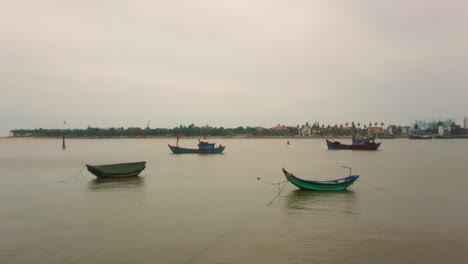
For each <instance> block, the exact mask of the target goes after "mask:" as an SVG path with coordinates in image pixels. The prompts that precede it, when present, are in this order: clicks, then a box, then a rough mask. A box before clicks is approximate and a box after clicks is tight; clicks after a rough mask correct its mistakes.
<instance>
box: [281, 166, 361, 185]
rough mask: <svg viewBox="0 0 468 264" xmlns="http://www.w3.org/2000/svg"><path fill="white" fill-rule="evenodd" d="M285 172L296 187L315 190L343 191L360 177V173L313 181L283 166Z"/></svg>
mask: <svg viewBox="0 0 468 264" xmlns="http://www.w3.org/2000/svg"><path fill="white" fill-rule="evenodd" d="M283 173H284V176H285V177H286V179H287V180H288V181H289V182H290V183H291V184H293V185H295V186H296V187H298V188H300V189H304V190H313V191H341V190H346V188H348V187H349V186H351V185H352V184H353V183H354V182H355V181H356V180H357V179H358V178H359V175H349V176H348V177H345V178H341V179H337V180H330V181H311V180H304V179H300V178H298V177H296V176H294V174H292V173H290V172H288V171H286V169H285V168H283Z"/></svg>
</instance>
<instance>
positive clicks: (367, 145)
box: [325, 138, 382, 150]
mask: <svg viewBox="0 0 468 264" xmlns="http://www.w3.org/2000/svg"><path fill="white" fill-rule="evenodd" d="M325 141H326V142H327V147H328V149H352V150H377V149H378V148H379V147H380V144H382V143H375V142H374V139H373V138H371V139H369V138H365V139H359V138H353V139H352V144H342V143H340V142H339V141H331V140H328V139H326V140H325Z"/></svg>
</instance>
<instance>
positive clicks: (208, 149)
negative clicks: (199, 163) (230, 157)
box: [167, 141, 226, 154]
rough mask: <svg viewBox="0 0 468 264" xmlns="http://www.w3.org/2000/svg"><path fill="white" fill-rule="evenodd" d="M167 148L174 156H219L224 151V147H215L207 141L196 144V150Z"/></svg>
mask: <svg viewBox="0 0 468 264" xmlns="http://www.w3.org/2000/svg"><path fill="white" fill-rule="evenodd" d="M167 145H168V146H169V148H170V149H171V151H172V153H174V154H190V153H198V154H220V153H223V151H224V149H225V148H226V146H222V145H219V146H218V147H215V143H209V142H207V141H200V142H199V143H198V148H197V149H193V148H182V147H179V146H172V145H169V144H167Z"/></svg>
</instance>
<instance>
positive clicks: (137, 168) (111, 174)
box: [86, 161, 146, 178]
mask: <svg viewBox="0 0 468 264" xmlns="http://www.w3.org/2000/svg"><path fill="white" fill-rule="evenodd" d="M86 167H87V168H88V171H89V172H91V173H92V174H94V175H95V176H96V177H98V178H122V177H132V176H138V174H140V172H142V171H143V170H144V169H145V168H146V161H140V162H130V163H118V164H106V165H89V164H86Z"/></svg>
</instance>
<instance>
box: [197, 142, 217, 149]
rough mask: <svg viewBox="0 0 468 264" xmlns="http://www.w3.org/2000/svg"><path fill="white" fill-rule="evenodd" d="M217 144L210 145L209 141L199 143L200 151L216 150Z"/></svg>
mask: <svg viewBox="0 0 468 264" xmlns="http://www.w3.org/2000/svg"><path fill="white" fill-rule="evenodd" d="M214 148H215V143H209V142H208V141H199V143H198V149H214Z"/></svg>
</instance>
